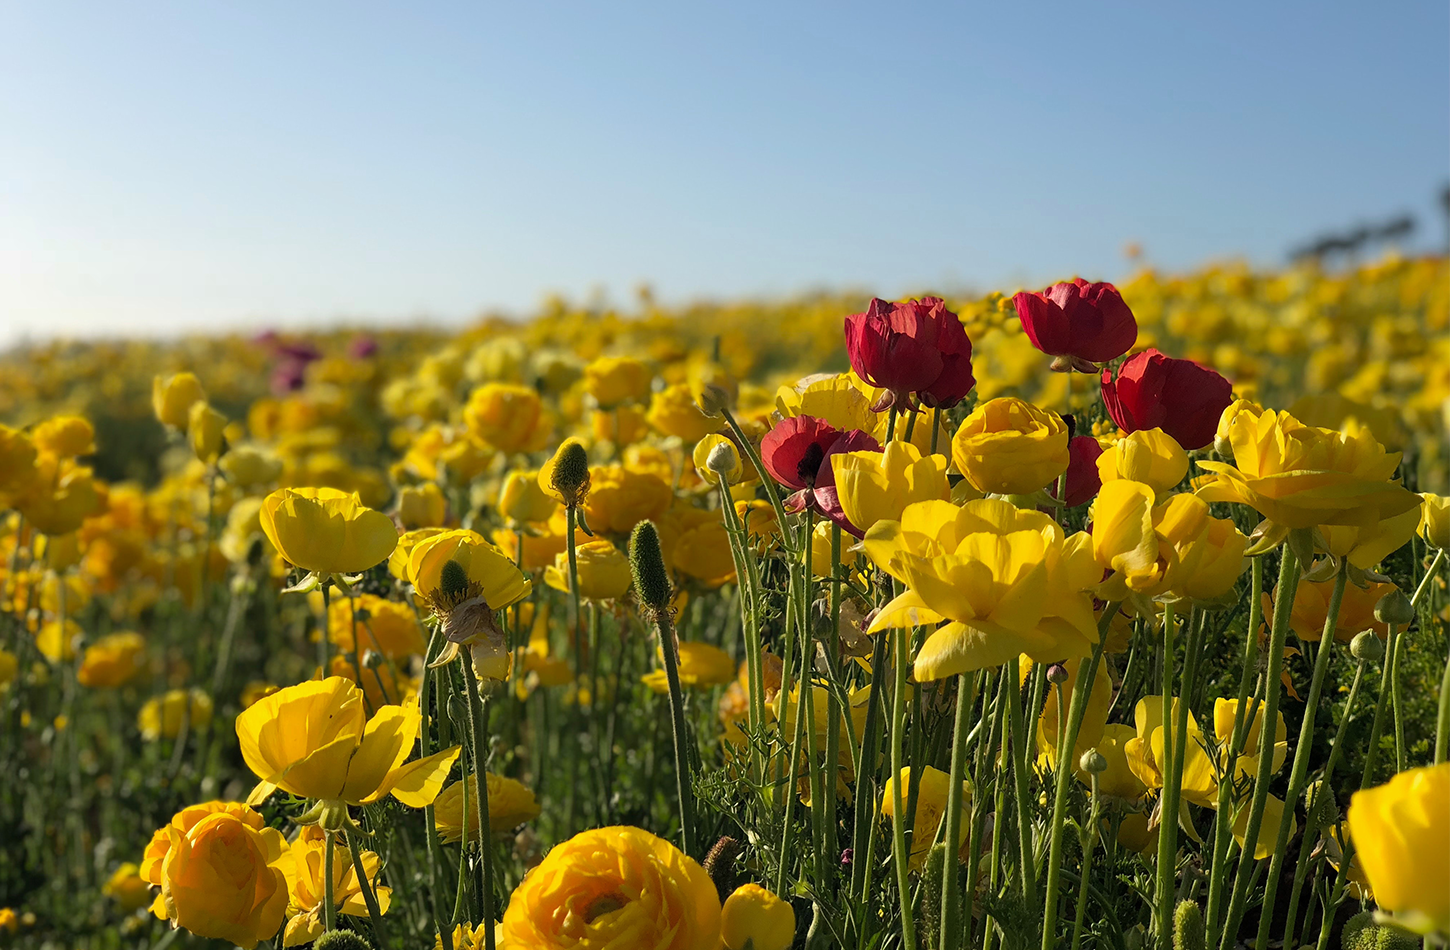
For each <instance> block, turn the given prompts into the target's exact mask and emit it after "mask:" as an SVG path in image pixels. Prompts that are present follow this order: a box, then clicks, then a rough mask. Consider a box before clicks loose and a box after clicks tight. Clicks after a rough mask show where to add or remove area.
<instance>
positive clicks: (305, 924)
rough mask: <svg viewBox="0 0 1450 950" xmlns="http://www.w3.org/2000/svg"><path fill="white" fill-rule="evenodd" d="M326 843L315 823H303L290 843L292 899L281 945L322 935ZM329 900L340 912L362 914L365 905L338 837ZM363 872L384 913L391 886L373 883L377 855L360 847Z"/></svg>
mask: <svg viewBox="0 0 1450 950" xmlns="http://www.w3.org/2000/svg"><path fill="white" fill-rule="evenodd" d="M326 847H327V844H326V838H325V836H324V832H323V830H322V829H321V828H319V827H318V826H317V825H306V826H304V827H303V829H302V831H301V833H299V834H298V836H297V840H296V841H295V842H293V844H292V859H293V861H294V867H295V875H294V877H293V879H292V882H291V883H292V900H291V902H290V904H289V905H288V907H287V914H288V917H289V918H290V919H289V920H288V921H287V929H286V931H284V932H283V935H282V946H284V947H300V946H302V945H303V944H305V943H311V942H312V941H314V940H316V939H317V938H318V937H320V936H322V933H323V925H324V922H325V910H324V907H323V905H324V902H325V901H326V900H327V851H326V850H325V849H326ZM332 847H333V852H332V902H333V908H334V909H335V910H336V911H337V912H338V913H340V914H350V915H351V916H353V917H366V916H367V915H368V905H367V901H366V899H364V898H363V893H362V886H361V885H360V883H359V882H358V879H357V871H356V869H355V868H354V867H353V864H352V853H351V852H350V851H349V850H348V847H347V845H346V844H344V843H343V842H342V841H341V840H334V841H333V843H332ZM360 857H361V858H362V866H363V873H364V874H365V875H366V876H367V880H368V883H369V885H371V886H372V889H373V895H374V896H375V897H376V898H377V901H378V912H379V913H382V914H386V913H387V912H388V906H389V905H390V904H391V903H392V900H393V889H392V888H390V887H384V886H381V885H379V884H378V883H377V877H378V871H379V870H380V866H381V864H382V861H381V859H379V858H378V856H377V855H376V854H375V853H373V852H372V851H363V852H362V853H361V854H360Z"/></svg>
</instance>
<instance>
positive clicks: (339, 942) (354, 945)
mask: <svg viewBox="0 0 1450 950" xmlns="http://www.w3.org/2000/svg"><path fill="white" fill-rule="evenodd" d="M312 947H313V950H373V948H372V945H371V944H369V943H368V942H367V941H366V940H364V939H363V938H362V937H360V936H359V935H358V932H357V931H356V930H329V931H327V932H326V933H324V934H323V935H322V936H320V937H318V938H317V942H316V943H314V944H313V945H312Z"/></svg>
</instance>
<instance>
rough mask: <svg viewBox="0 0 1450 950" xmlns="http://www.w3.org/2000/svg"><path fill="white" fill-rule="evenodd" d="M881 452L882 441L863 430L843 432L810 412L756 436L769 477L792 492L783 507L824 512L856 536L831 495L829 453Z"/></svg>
mask: <svg viewBox="0 0 1450 950" xmlns="http://www.w3.org/2000/svg"><path fill="white" fill-rule="evenodd" d="M867 450H870V451H875V452H879V451H881V443H879V442H877V441H876V440H875V439H874V438H872V437H871V436H869V435H867V434H866V433H865V432H862V431H861V430H860V429H851V430H850V431H847V432H842V431H841V430H840V429H837V428H836V427H835V426H833V425H831V424H830V423H829V422H826V421H825V420H824V419H817V418H816V417H815V416H792V417H791V418H789V419H784V420H782V421H781V423H780V424H779V425H777V426H776V427H775V428H774V429H771V430H770V431H769V432H767V433H766V434H765V438H763V439H761V440H760V460H761V462H762V463H764V465H765V468H766V471H768V472H770V475H771V477H772V478H774V479H775V480H776V481H778V482H780V483H781V484H782V485H784V486H786V487H787V488H793V489H795V493H794V494H792V495H791V496H790V497H788V498H786V499H785V507H786V510H788V511H804V510H806V509H807V508H809V509H811V510H812V511H815V512H817V513H819V514H822V515H825V516H826V517H827V518H830V519H831V520H832V521H834V522H835V523H836V524H838V525H840V526H841V527H842V528H845V529H847V530H849V531H851V533H853V534H856V535H857V536H858V537H859V532H858V531H857V530H856V528H854V527H853V526H852V525H851V523H850V522H849V521H848V520H847V519H846V513H845V512H844V511H842V510H841V501H840V499H839V498H838V497H837V496H836V472H835V470H834V469H833V468H832V467H831V456H833V455H835V454H837V453H838V452H864V451H867Z"/></svg>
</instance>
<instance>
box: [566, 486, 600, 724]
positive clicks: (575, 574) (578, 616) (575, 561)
mask: <svg viewBox="0 0 1450 950" xmlns="http://www.w3.org/2000/svg"><path fill="white" fill-rule="evenodd" d="M578 519H579V512H578V510H577V509H576V508H575V507H574V506H573V505H570V506H569V507H568V508H566V509H564V522H565V525H566V527H565V532H566V535H567V537H566V540H565V544H566V548H565V549H566V550H567V551H568V552H569V553H568V557H569V631H570V634H571V635H572V636H573V638H574V642H573V644H572V646H573V649H574V677H575V679H577V680H579V681H581V682H582V681H583V679H584V631H583V629H582V628H581V623H582V616H583V613H584V612H583V610H582V609H581V608H580V606H579V545H578V543H577V542H576V541H575V538H574V533H575V525H576V524H578ZM593 694H594V688H591V690H590V699H591V704H592V700H593ZM574 705H575V709H576V710H577V709H579V708H580V706H581V705H582V704H580V703H575V704H574Z"/></svg>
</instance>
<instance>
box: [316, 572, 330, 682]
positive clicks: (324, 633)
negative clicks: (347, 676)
mask: <svg viewBox="0 0 1450 950" xmlns="http://www.w3.org/2000/svg"><path fill="white" fill-rule="evenodd" d="M331 588H332V581H331V580H330V579H328V578H326V577H324V578H323V579H322V629H321V630H320V631H319V633H320V636H318V638H317V665H318V666H319V667H321V668H322V675H323V676H324V677H326V676H329V675H331V672H332V671H331V670H329V669H328V668H327V661H328V660H330V659H332V655H331V649H330V644H329V643H328V633H329V630H328V625H329V624H330V623H331V614H332V609H331V608H332V597H331V594H330V593H329V591H330V590H331Z"/></svg>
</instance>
